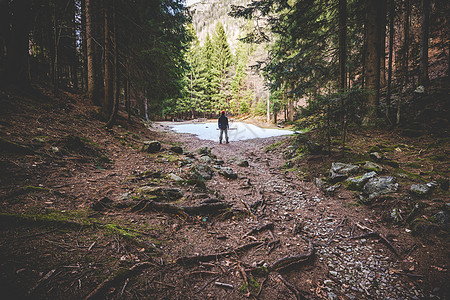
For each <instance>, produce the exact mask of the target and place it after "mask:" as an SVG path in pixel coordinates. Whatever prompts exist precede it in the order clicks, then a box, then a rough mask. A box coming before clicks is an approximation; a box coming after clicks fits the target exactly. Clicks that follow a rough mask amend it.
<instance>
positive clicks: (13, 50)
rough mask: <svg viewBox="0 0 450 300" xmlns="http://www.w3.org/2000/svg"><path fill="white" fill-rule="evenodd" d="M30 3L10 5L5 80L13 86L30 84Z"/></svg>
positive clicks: (20, 1)
mask: <svg viewBox="0 0 450 300" xmlns="http://www.w3.org/2000/svg"><path fill="white" fill-rule="evenodd" d="M31 2H32V1H31V0H16V1H13V2H12V3H11V5H12V12H13V13H12V17H11V29H10V34H9V39H8V42H7V58H6V80H7V82H8V83H9V84H12V85H15V86H29V84H30V78H29V76H28V75H29V73H28V59H27V57H28V48H29V45H28V41H29V39H28V33H29V30H30V28H29V26H30V19H31Z"/></svg>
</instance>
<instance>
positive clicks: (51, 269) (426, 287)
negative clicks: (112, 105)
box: [0, 106, 447, 299]
mask: <svg viewBox="0 0 450 300" xmlns="http://www.w3.org/2000/svg"><path fill="white" fill-rule="evenodd" d="M25 108H26V107H25ZM25 108H24V109H25ZM29 110H30V111H26V110H25V111H24V112H23V113H14V114H9V115H5V120H4V124H7V125H8V126H6V125H4V127H1V128H0V129H2V130H3V131H4V132H3V133H4V134H3V135H2V136H3V137H6V138H7V139H9V140H12V141H20V142H21V143H23V144H24V145H30V147H31V146H32V147H33V149H37V150H36V151H37V152H32V153H31V154H27V155H23V154H20V153H16V152H17V151H15V150H14V151H9V152H8V151H4V152H2V153H1V155H2V156H1V157H0V158H1V160H0V163H1V167H2V168H3V173H2V177H1V180H2V185H1V190H0V192H1V197H2V199H3V202H2V203H3V205H2V210H1V212H2V215H1V218H0V221H2V223H1V225H2V226H0V228H1V230H2V231H1V233H2V234H1V235H0V255H1V256H2V257H3V258H4V260H3V262H1V263H0V273H1V274H2V276H3V277H2V278H4V280H3V281H2V282H0V292H5V293H6V295H9V294H10V295H11V297H9V298H11V299H15V298H24V297H25V294H24V293H27V292H28V293H29V294H30V295H32V296H36V297H38V298H39V297H41V298H46V297H47V298H48V297H51V298H53V299H62V298H67V296H69V298H70V299H81V298H84V297H86V296H87V295H88V294H90V293H91V292H93V291H96V290H97V289H98V288H101V287H105V286H106V287H105V288H106V289H107V287H108V285H111V286H113V287H111V286H110V288H111V289H110V290H109V292H107V293H108V297H109V298H130V299H131V298H143V299H144V298H153V299H180V298H187V299H248V297H247V296H249V294H248V293H249V292H250V297H253V298H257V299H277V298H279V299H290V298H292V297H293V295H294V294H293V293H297V294H299V295H300V294H301V295H303V296H304V297H306V298H308V299H338V298H343V299H389V298H390V299H414V298H422V297H430V296H429V295H430V293H434V292H433V289H435V288H436V287H437V288H439V287H442V289H441V291H439V290H437V292H436V293H445V286H444V285H443V284H442V282H446V280H445V278H446V277H445V276H447V271H446V267H445V266H446V262H445V258H446V255H445V253H446V252H445V248H444V247H445V240H444V242H442V243H439V240H436V239H433V240H431V241H432V242H433V243H434V241H437V243H435V244H433V243H431V242H429V243H426V244H424V241H423V239H420V238H415V237H413V236H412V235H411V234H410V233H408V232H406V230H405V228H403V227H395V226H392V223H386V222H383V221H382V219H381V218H380V216H378V215H376V214H375V213H374V212H373V211H372V210H371V208H370V207H369V206H362V205H360V204H358V203H357V202H356V201H355V200H354V198H352V197H347V198H345V197H342V198H341V194H338V196H334V197H329V196H326V195H324V194H323V192H322V191H321V190H319V189H318V188H317V187H316V186H315V185H314V184H313V183H312V182H310V181H305V180H303V179H302V178H299V177H298V173H297V172H296V170H295V168H292V169H286V168H283V165H284V164H285V160H284V159H283V157H282V156H283V154H282V152H283V151H284V150H287V149H288V148H287V147H288V145H289V143H288V142H286V143H284V141H285V139H287V138H286V137H273V138H267V139H253V140H246V141H231V142H230V143H229V144H219V143H218V142H217V141H208V140H200V139H198V138H196V137H195V136H194V135H189V134H179V133H175V132H173V131H171V130H169V128H167V127H165V126H161V125H160V124H158V123H154V124H153V125H152V126H151V127H148V128H146V127H144V125H143V124H142V123H140V122H132V123H128V122H126V121H125V120H126V119H125V118H123V117H122V119H121V121H122V122H121V125H120V126H115V127H113V128H112V129H110V130H105V128H104V123H102V122H101V121H99V120H97V119H95V118H92V117H91V114H92V112H91V111H90V108H86V107H84V106H74V108H73V110H72V112H71V113H70V114H66V113H61V112H59V111H56V110H50V111H46V110H41V109H36V108H35V107H34V106H32V107H31V108H30V109H29ZM145 140H158V141H160V142H161V143H162V146H163V149H162V150H161V151H160V152H157V153H151V154H149V153H145V152H143V151H141V149H140V148H141V147H142V143H143V141H145ZM274 143H276V144H277V145H279V146H278V147H276V149H275V148H274V147H271V148H273V149H274V150H273V151H266V149H267V148H268V147H269V146H271V145H272V144H274ZM174 145H179V146H181V147H182V148H183V150H185V152H186V150H187V151H189V152H190V153H184V154H176V153H174V152H173V151H171V150H170V149H171V147H173V146H174ZM201 147H209V148H210V149H211V152H212V154H214V155H215V156H216V157H217V158H216V161H213V162H209V163H206V164H208V165H209V166H210V167H211V168H212V169H214V170H215V171H214V175H213V176H212V178H211V179H210V180H207V181H206V187H207V189H206V190H203V191H199V190H197V189H196V188H195V187H194V186H192V185H189V184H178V183H177V182H175V181H174V180H173V179H171V177H170V176H169V174H175V175H178V176H181V177H182V178H183V179H188V176H189V175H190V174H191V173H192V168H193V167H195V166H197V165H199V164H205V162H204V160H202V158H201V156H200V155H199V154H198V153H197V150H198V149H199V148H201ZM19 149H21V150H24V149H22V148H20V147H19ZM27 149H30V148H27ZM100 154H102V155H106V156H107V157H108V158H109V159H110V160H111V162H103V163H99V162H98V159H99V157H97V156H98V155H100ZM306 159H307V161H308V163H310V164H315V163H316V161H314V160H313V159H320V158H317V157H316V158H306ZM219 160H222V161H223V165H222V166H223V167H229V168H231V169H232V170H233V171H234V172H235V173H236V174H237V175H238V178H237V179H227V178H225V177H223V176H222V175H220V174H219V172H218V171H217V168H216V167H215V165H216V163H217V161H219ZM242 160H246V161H247V162H248V163H249V166H247V167H245V166H239V165H238V164H237V162H239V161H242ZM155 188H156V189H158V188H163V189H164V188H173V189H179V190H180V191H181V192H182V194H183V197H182V198H180V199H178V200H176V201H171V202H169V203H164V204H168V205H172V207H178V208H179V207H195V206H198V205H199V204H202V203H205V202H208V201H210V200H212V199H218V200H219V201H222V202H223V203H226V204H227V205H229V206H231V209H230V210H228V211H226V212H225V213H222V214H220V215H214V214H213V215H208V214H201V215H197V216H189V217H186V216H183V214H180V213H176V214H174V213H168V212H165V211H155V210H148V211H144V210H140V209H133V207H134V208H136V207H139V203H141V202H139V201H141V200H142V201H143V202H144V205H145V203H148V202H150V201H148V198H150V199H151V197H148V198H147V195H146V194H145V192H144V191H145V190H152V189H155ZM102 201H106V202H102ZM103 204H105V205H103ZM249 207H250V209H249ZM250 211H251V213H250ZM178 212H179V211H178ZM229 212H231V213H229ZM370 230H374V231H376V233H374V232H372V233H370ZM368 233H369V234H368ZM364 234H368V235H364ZM362 235H364V236H362ZM352 237H353V238H352ZM355 237H356V238H355ZM392 247H394V248H392ZM312 250H313V253H312ZM395 251H398V253H399V256H397V255H396V254H395V253H394V252H395ZM292 262H294V263H296V264H294V265H291V266H290V268H284V266H285V265H286V264H289V263H292ZM140 263H144V265H143V266H145V268H146V269H140V271H139V272H135V271H133V276H131V275H130V277H129V279H126V278H120V280H119V279H117V281H115V282H114V283H111V282H109V283H108V282H107V281H104V280H105V278H109V277H110V276H113V275H114V274H122V272H123V268H124V267H125V268H130V267H133V266H138V267H139V268H141V267H142V266H141V265H139V264H140ZM133 270H134V269H133ZM430 270H431V271H434V273H432V275H430V274H431V272H430ZM130 272H131V271H130ZM47 274H48V275H49V277H48V278H46V276H45V275H47ZM279 275H281V276H282V277H279ZM440 276H442V277H440ZM215 282H217V284H215ZM220 283H223V284H228V285H231V286H232V288H229V287H226V286H223V285H220ZM289 283H290V284H291V285H293V286H294V287H295V288H292V286H290V287H289V288H288V286H289ZM296 289H297V290H296ZM107 290H108V289H107ZM102 292H105V290H103V291H102ZM8 293H9V294H8Z"/></svg>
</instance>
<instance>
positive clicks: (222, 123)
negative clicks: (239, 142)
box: [218, 111, 229, 144]
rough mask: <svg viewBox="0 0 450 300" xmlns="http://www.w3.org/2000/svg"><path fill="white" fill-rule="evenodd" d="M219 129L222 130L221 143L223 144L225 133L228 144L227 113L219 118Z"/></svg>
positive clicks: (223, 113)
mask: <svg viewBox="0 0 450 300" xmlns="http://www.w3.org/2000/svg"><path fill="white" fill-rule="evenodd" d="M218 123H219V129H220V136H219V142H220V143H221V144H222V137H223V133H224V132H225V141H226V142H227V144H228V128H229V125H228V118H227V116H225V112H224V111H222V114H221V115H220V117H219V121H218Z"/></svg>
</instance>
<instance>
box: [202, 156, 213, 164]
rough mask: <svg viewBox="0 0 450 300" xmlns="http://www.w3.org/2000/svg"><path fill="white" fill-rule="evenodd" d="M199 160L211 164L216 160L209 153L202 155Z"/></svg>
mask: <svg viewBox="0 0 450 300" xmlns="http://www.w3.org/2000/svg"><path fill="white" fill-rule="evenodd" d="M199 160H200V161H201V162H203V163H206V164H211V163H213V162H214V161H213V159H212V158H211V157H209V156H208V155H203V156H200V158H199Z"/></svg>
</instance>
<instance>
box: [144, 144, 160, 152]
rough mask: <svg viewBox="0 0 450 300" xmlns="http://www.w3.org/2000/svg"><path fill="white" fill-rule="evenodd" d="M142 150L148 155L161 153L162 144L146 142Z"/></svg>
mask: <svg viewBox="0 0 450 300" xmlns="http://www.w3.org/2000/svg"><path fill="white" fill-rule="evenodd" d="M141 150H142V151H143V152H147V153H156V152H159V151H160V150H161V143H160V142H159V141H145V142H144V145H143V146H142V149H141Z"/></svg>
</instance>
